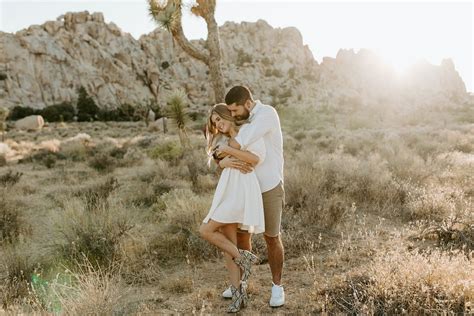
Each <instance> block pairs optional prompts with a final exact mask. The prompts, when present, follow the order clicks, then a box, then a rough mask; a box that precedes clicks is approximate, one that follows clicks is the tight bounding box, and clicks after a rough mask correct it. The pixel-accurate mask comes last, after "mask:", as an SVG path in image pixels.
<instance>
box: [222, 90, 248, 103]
mask: <svg viewBox="0 0 474 316" xmlns="http://www.w3.org/2000/svg"><path fill="white" fill-rule="evenodd" d="M247 100H251V101H253V98H252V93H251V92H250V89H249V88H247V87H245V86H234V87H232V88H231V89H230V90H229V92H227V94H226V95H225V103H226V104H227V105H229V104H232V103H235V104H237V105H244V103H245V102H246V101H247Z"/></svg>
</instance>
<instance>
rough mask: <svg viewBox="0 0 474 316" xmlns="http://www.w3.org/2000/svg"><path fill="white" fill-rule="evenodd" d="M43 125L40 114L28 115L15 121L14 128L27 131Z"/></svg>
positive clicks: (37, 128) (36, 129) (35, 129)
mask: <svg viewBox="0 0 474 316" xmlns="http://www.w3.org/2000/svg"><path fill="white" fill-rule="evenodd" d="M43 126H44V119H43V117H42V116H41V115H30V116H27V117H25V118H22V119H21V120H18V121H16V122H15V128H17V129H21V130H27V131H38V130H41V129H42V128H43Z"/></svg>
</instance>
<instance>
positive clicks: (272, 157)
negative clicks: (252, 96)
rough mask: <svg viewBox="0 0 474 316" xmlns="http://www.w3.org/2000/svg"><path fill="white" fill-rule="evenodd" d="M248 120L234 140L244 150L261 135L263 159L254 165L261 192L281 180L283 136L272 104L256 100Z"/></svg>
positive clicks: (269, 188)
mask: <svg viewBox="0 0 474 316" xmlns="http://www.w3.org/2000/svg"><path fill="white" fill-rule="evenodd" d="M249 121H250V123H247V124H249V126H246V128H245V129H242V130H241V131H239V133H238V134H237V136H236V137H235V140H236V141H237V142H238V143H239V144H240V146H241V148H242V149H243V150H245V148H246V147H247V146H248V145H250V144H252V143H253V142H255V141H256V140H257V139H259V138H261V137H263V141H264V142H265V147H266V151H267V152H266V155H265V160H264V161H263V162H262V163H261V164H258V165H257V166H256V167H255V173H256V175H257V178H258V182H259V184H260V189H261V191H262V193H263V192H267V191H270V190H271V189H273V188H275V187H276V186H277V185H278V184H279V183H280V181H281V182H283V136H282V133H281V127H280V118H279V117H278V113H277V111H276V110H275V109H274V108H273V107H272V106H270V105H265V104H262V103H261V102H260V101H259V100H256V101H255V106H254V107H253V109H252V111H251V112H250V116H249Z"/></svg>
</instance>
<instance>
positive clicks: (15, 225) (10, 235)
mask: <svg viewBox="0 0 474 316" xmlns="http://www.w3.org/2000/svg"><path fill="white" fill-rule="evenodd" d="M19 207H20V205H19V203H18V202H16V201H14V200H12V199H11V198H10V197H7V196H6V193H5V192H2V193H1V194H0V245H1V244H5V243H10V244H11V243H14V242H15V241H17V240H18V238H19V236H20V234H21V232H22V231H23V230H24V221H23V218H22V216H21V213H20V209H19Z"/></svg>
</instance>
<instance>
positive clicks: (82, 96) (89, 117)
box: [77, 86, 99, 122]
mask: <svg viewBox="0 0 474 316" xmlns="http://www.w3.org/2000/svg"><path fill="white" fill-rule="evenodd" d="M98 114H99V107H98V106H97V104H95V101H94V100H93V99H92V98H91V97H90V96H89V95H88V94H87V91H86V89H85V88H84V87H82V86H81V87H80V88H79V98H78V100H77V120H78V121H79V122H90V121H94V120H96V119H97V118H98Z"/></svg>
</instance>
